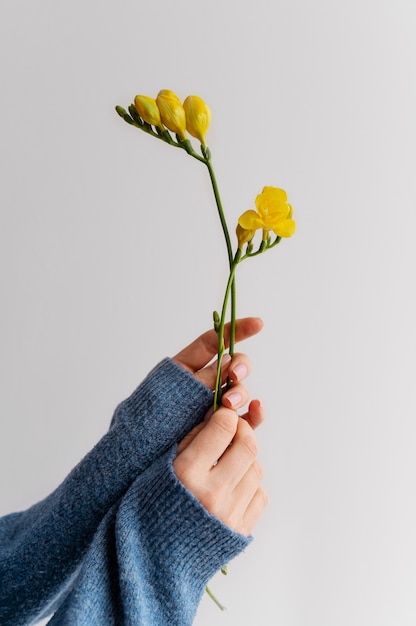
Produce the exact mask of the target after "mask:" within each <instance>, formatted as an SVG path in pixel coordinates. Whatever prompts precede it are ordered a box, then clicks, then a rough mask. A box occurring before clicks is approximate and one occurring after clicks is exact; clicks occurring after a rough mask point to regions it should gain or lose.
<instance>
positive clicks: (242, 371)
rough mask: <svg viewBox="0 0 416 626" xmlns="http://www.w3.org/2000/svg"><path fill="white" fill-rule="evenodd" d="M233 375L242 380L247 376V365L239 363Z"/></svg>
mask: <svg viewBox="0 0 416 626" xmlns="http://www.w3.org/2000/svg"><path fill="white" fill-rule="evenodd" d="M233 374H234V375H235V376H237V380H242V379H243V378H245V377H246V376H247V365H245V363H237V365H236V366H235V367H233Z"/></svg>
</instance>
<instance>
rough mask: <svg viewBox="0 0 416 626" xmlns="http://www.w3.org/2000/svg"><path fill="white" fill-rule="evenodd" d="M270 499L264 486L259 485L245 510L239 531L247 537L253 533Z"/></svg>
mask: <svg viewBox="0 0 416 626" xmlns="http://www.w3.org/2000/svg"><path fill="white" fill-rule="evenodd" d="M268 501H269V498H268V496H267V493H266V492H265V490H264V489H263V487H258V489H256V492H255V493H254V496H253V498H252V499H251V501H250V504H249V505H248V507H247V509H246V510H245V512H244V515H243V518H242V520H241V521H240V524H239V529H240V530H239V532H240V533H241V534H242V535H245V536H246V537H248V536H249V535H251V533H252V532H253V530H254V527H255V526H256V524H257V522H258V521H259V519H260V517H261V516H262V513H263V511H264V509H265V508H266V506H267V504H268Z"/></svg>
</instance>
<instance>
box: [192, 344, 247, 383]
mask: <svg viewBox="0 0 416 626" xmlns="http://www.w3.org/2000/svg"><path fill="white" fill-rule="evenodd" d="M250 371H251V362H250V359H249V358H248V356H247V355H246V354H242V353H239V352H238V353H235V354H234V355H233V357H230V355H229V354H224V356H223V358H222V362H221V382H222V384H223V385H224V384H225V383H226V381H227V379H230V380H232V381H233V382H237V381H242V380H244V378H246V377H247V376H248V375H249V373H250ZM194 376H195V378H197V379H198V380H200V381H201V383H204V385H205V386H206V387H208V388H209V389H214V387H215V381H216V377H217V361H214V362H213V363H211V364H210V365H208V366H207V367H204V368H202V369H201V370H199V371H198V372H195V374H194Z"/></svg>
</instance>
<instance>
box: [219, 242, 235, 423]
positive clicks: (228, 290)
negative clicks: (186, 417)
mask: <svg viewBox="0 0 416 626" xmlns="http://www.w3.org/2000/svg"><path fill="white" fill-rule="evenodd" d="M240 258H241V250H240V249H238V250H237V252H236V254H235V257H234V259H233V261H232V264H231V269H230V274H229V276H228V281H227V286H226V288H225V294H224V300H223V303H222V310H221V318H220V324H219V328H218V331H217V334H218V361H217V376H216V380H215V391H214V405H213V406H214V411H216V410H217V408H218V406H219V405H220V402H221V395H222V387H221V365H222V359H223V356H224V352H225V343H224V327H225V317H226V314H227V306H228V299H229V297H230V293H232V286H233V285H234V277H235V270H236V268H237V265H238V264H239V262H240ZM233 324H234V326H235V309H234V310H232V311H231V327H232V326H233Z"/></svg>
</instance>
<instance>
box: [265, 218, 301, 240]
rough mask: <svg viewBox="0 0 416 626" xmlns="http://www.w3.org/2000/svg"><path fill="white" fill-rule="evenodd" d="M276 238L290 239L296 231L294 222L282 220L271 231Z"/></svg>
mask: <svg viewBox="0 0 416 626" xmlns="http://www.w3.org/2000/svg"><path fill="white" fill-rule="evenodd" d="M271 230H272V231H273V232H274V234H275V235H277V236H278V237H291V236H292V235H294V233H295V230H296V222H294V221H293V220H291V219H288V220H282V221H281V222H279V223H278V224H276V225H275V226H274V227H273V228H272V229H271Z"/></svg>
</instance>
